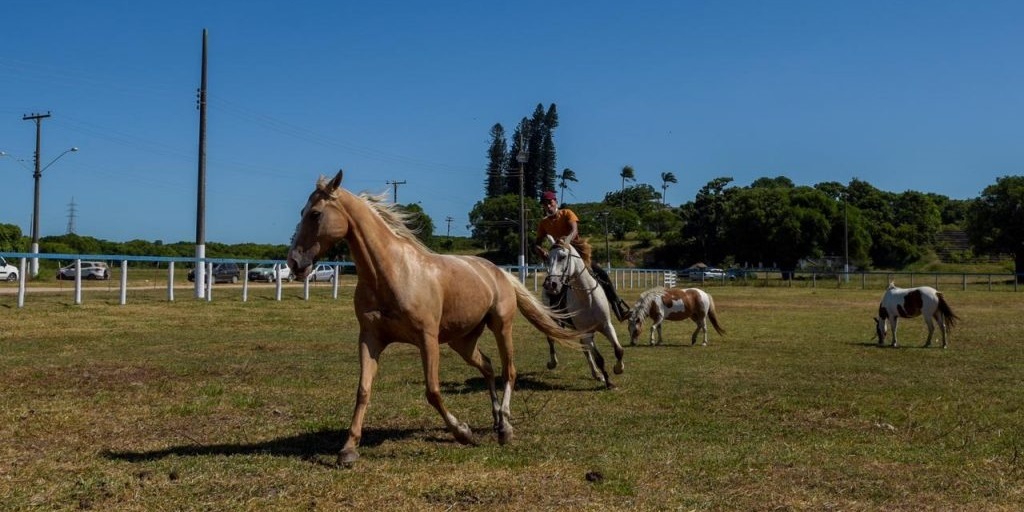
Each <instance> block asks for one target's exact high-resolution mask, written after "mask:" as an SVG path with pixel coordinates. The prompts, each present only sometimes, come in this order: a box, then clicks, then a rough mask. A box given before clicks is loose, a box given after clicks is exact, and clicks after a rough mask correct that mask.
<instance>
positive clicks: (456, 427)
mask: <svg viewBox="0 0 1024 512" xmlns="http://www.w3.org/2000/svg"><path fill="white" fill-rule="evenodd" d="M419 343H420V357H421V358H422V359H423V380H424V382H425V384H426V388H427V403H429V404H430V405H432V406H433V407H434V409H436V410H437V412H438V414H440V415H441V419H443V420H444V424H445V426H447V427H448V431H449V432H451V433H452V435H453V436H455V440H456V441H458V442H460V443H462V444H474V442H473V431H472V430H470V428H469V426H468V425H466V424H465V423H461V422H459V420H458V418H456V417H455V415H453V414H452V413H450V412H448V409H447V408H446V407H445V406H444V401H443V400H442V399H441V378H440V375H439V372H440V365H441V349H440V346H439V345H438V341H437V334H436V333H426V332H425V333H423V338H422V339H420V341H419Z"/></svg>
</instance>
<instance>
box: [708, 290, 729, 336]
mask: <svg viewBox="0 0 1024 512" xmlns="http://www.w3.org/2000/svg"><path fill="white" fill-rule="evenodd" d="M708 305H709V306H710V307H709V308H708V319H709V320H711V326H712V327H714V328H715V332H717V333H718V334H720V335H722V336H724V335H725V329H723V328H722V326H721V325H718V315H717V314H715V299H712V298H711V296H710V295H708Z"/></svg>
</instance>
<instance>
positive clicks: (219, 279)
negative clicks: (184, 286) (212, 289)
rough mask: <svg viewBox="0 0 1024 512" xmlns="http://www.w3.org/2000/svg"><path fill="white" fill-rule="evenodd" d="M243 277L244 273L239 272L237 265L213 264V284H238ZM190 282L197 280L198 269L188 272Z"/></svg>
mask: <svg viewBox="0 0 1024 512" xmlns="http://www.w3.org/2000/svg"><path fill="white" fill-rule="evenodd" d="M241 275H242V271H241V270H239V268H238V265H237V264H235V263H214V264H213V282H215V283H237V282H238V279H239V278H240V277H241ZM207 279H209V276H207ZM188 280H189V281H195V280H196V269H191V270H189V271H188Z"/></svg>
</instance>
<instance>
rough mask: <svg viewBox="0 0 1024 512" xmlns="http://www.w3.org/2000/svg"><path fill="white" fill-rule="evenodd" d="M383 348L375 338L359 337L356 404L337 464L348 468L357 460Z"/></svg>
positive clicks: (361, 335)
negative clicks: (364, 421)
mask: <svg viewBox="0 0 1024 512" xmlns="http://www.w3.org/2000/svg"><path fill="white" fill-rule="evenodd" d="M383 350H384V346H383V344H382V343H380V341H378V340H377V339H376V338H375V337H372V336H367V335H363V334H362V333H360V336H359V386H358V387H357V388H356V404H355V408H354V410H353V412H352V423H351V424H349V427H348V439H346V440H345V445H344V446H343V447H342V448H341V452H340V453H338V464H339V465H345V466H350V465H352V463H354V462H355V461H356V459H358V458H359V449H358V448H359V441H360V439H362V437H363V420H364V419H365V418H366V409H367V407H369V405H370V393H371V389H372V387H373V378H374V377H375V376H376V375H377V367H378V363H377V361H378V359H379V358H380V353H381V352H382V351H383Z"/></svg>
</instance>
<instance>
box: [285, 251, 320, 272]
mask: <svg viewBox="0 0 1024 512" xmlns="http://www.w3.org/2000/svg"><path fill="white" fill-rule="evenodd" d="M314 253H315V252H314V250H312V249H311V250H309V251H305V252H304V251H301V250H299V248H297V247H293V248H292V250H291V251H289V252H288V268H289V269H291V271H292V275H294V276H295V277H296V278H298V279H305V278H306V275H307V274H309V271H310V270H312V269H313V264H314V263H316V261H315V259H314V258H313V257H311V256H310V254H314Z"/></svg>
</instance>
